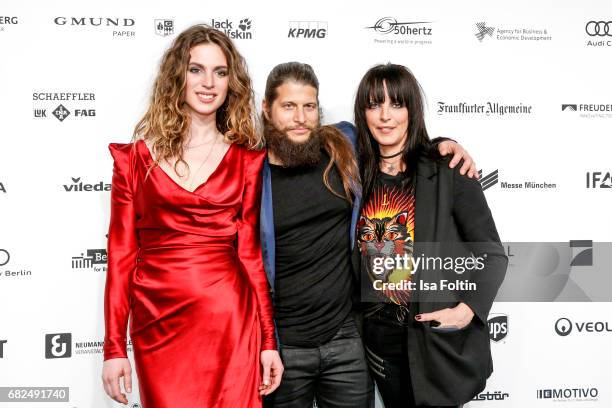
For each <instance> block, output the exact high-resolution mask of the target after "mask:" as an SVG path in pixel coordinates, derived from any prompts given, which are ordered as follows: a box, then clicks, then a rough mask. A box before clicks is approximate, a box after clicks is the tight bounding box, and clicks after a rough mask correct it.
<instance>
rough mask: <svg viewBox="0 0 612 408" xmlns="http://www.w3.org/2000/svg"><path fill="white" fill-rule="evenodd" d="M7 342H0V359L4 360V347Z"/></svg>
mask: <svg viewBox="0 0 612 408" xmlns="http://www.w3.org/2000/svg"><path fill="white" fill-rule="evenodd" d="M7 342H8V340H0V358H4V345H5V344H6V343H7Z"/></svg>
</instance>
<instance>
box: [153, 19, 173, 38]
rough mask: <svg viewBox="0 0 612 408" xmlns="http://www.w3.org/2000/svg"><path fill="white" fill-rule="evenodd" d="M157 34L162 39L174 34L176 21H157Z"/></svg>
mask: <svg viewBox="0 0 612 408" xmlns="http://www.w3.org/2000/svg"><path fill="white" fill-rule="evenodd" d="M155 34H157V35H160V36H162V37H167V36H169V35H172V34H174V20H170V19H156V20H155Z"/></svg>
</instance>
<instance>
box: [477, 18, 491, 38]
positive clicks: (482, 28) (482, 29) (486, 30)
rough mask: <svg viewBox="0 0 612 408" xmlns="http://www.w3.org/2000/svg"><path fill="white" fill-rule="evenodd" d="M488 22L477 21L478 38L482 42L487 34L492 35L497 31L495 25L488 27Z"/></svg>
mask: <svg viewBox="0 0 612 408" xmlns="http://www.w3.org/2000/svg"><path fill="white" fill-rule="evenodd" d="M486 24H487V23H485V22H482V23H476V28H477V29H478V32H477V33H476V38H478V41H480V42H482V40H484V38H485V37H486V36H489V37H492V36H493V33H494V32H495V27H487V25H486Z"/></svg>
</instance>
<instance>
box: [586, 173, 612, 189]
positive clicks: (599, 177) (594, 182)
mask: <svg viewBox="0 0 612 408" xmlns="http://www.w3.org/2000/svg"><path fill="white" fill-rule="evenodd" d="M586 188H612V172H609V171H608V172H602V171H588V172H587V174H586Z"/></svg>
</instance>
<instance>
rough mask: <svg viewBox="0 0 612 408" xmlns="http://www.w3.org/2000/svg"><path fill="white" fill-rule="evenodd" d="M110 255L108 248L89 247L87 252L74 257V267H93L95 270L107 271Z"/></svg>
mask: <svg viewBox="0 0 612 408" xmlns="http://www.w3.org/2000/svg"><path fill="white" fill-rule="evenodd" d="M107 262H108V256H107V254H106V249H104V248H101V249H88V250H87V251H86V254H84V253H81V255H80V256H73V257H72V269H93V271H94V272H106V264H107Z"/></svg>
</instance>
